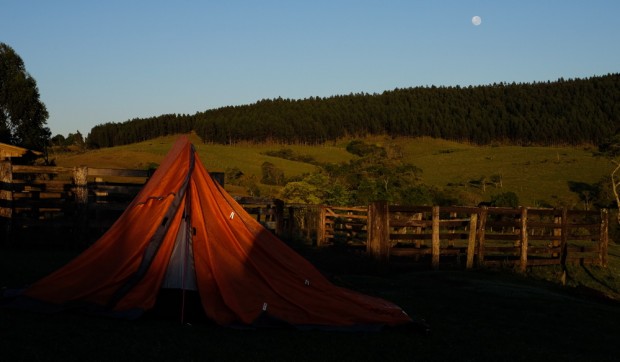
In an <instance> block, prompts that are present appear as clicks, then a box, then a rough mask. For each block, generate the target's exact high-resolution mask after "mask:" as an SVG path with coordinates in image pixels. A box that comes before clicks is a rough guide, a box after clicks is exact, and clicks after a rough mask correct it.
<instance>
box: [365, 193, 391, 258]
mask: <svg viewBox="0 0 620 362" xmlns="http://www.w3.org/2000/svg"><path fill="white" fill-rule="evenodd" d="M388 212H389V210H388V206H387V203H386V202H385V201H377V202H373V203H372V204H370V206H369V208H368V254H369V255H370V256H371V257H372V258H374V259H375V260H377V261H378V262H379V265H380V266H385V265H387V263H388V261H389V257H390V238H389V234H388V230H389V218H388Z"/></svg>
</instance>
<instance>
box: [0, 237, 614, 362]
mask: <svg viewBox="0 0 620 362" xmlns="http://www.w3.org/2000/svg"><path fill="white" fill-rule="evenodd" d="M302 252H303V250H302ZM612 253H613V254H614V258H615V259H614V262H613V263H614V264H613V265H614V268H612V269H607V270H598V269H599V268H585V267H575V269H573V270H572V271H571V273H572V274H575V275H576V274H577V273H579V272H581V270H583V272H584V273H590V274H592V273H594V274H597V275H598V274H599V273H603V274H605V273H617V271H618V270H619V269H616V268H615V266H617V263H618V260H620V255H619V254H620V250H619V249H618V248H617V247H615V246H614V248H613V250H612ZM75 255H76V252H71V251H51V250H47V251H42V250H38V251H35V250H1V252H0V286H1V285H6V286H15V285H24V284H26V283H29V282H32V281H33V280H36V279H38V278H39V277H41V276H44V275H46V274H47V273H49V272H50V271H52V270H54V269H56V268H57V267H59V266H60V265H63V264H64V263H65V262H67V261H68V260H69V259H71V258H72V257H74V256H75ZM305 255H307V257H308V258H309V259H310V260H311V261H312V262H314V263H315V264H316V265H319V266H320V268H321V270H323V271H324V272H325V273H326V274H327V275H329V277H330V278H331V279H332V280H333V281H334V282H335V283H337V284H339V285H342V286H344V287H347V288H351V289H355V290H358V291H360V292H364V293H367V294H370V295H374V296H379V297H383V298H386V299H388V300H391V301H393V302H395V303H397V304H398V305H400V306H401V307H402V308H403V309H404V310H406V311H407V312H408V313H409V314H410V315H412V316H414V317H415V318H423V319H425V320H426V322H427V323H428V324H429V325H430V326H431V328H432V332H431V333H430V334H429V335H424V334H421V333H418V332H415V331H402V330H386V331H382V332H374V333H370V332H346V333H345V332H327V331H316V330H315V331H297V330H291V329H285V328H278V329H257V330H252V329H250V330H239V329H230V328H224V327H219V326H216V325H213V324H210V323H208V322H206V321H196V322H192V323H191V325H190V324H182V323H180V321H179V320H178V319H176V318H161V317H154V316H147V317H144V318H141V319H139V320H137V321H123V320H112V319H105V318H97V317H90V316H84V315H78V314H73V313H63V314H52V315H47V314H43V315H42V314H34V313H30V312H23V311H16V310H10V309H0V351H1V354H2V360H3V361H18V360H23V361H57V360H62V361H85V360H88V361H112V360H114V361H118V360H162V361H163V360H165V361H197V360H210V361H241V360H243V361H353V360H359V361H538V360H545V361H588V362H589V361H616V360H617V358H618V353H619V352H620V347H619V346H618V340H619V339H620V328H618V321H619V320H620V304H618V302H616V301H612V300H609V299H606V298H603V297H602V296H601V295H600V294H598V293H589V292H587V291H589V289H583V288H575V287H561V286H559V285H558V284H557V283H549V282H546V281H544V280H540V279H535V278H526V277H523V276H520V275H516V274H512V273H505V272H494V271H489V270H477V271H467V272H466V271H456V270H440V271H410V272H391V273H382V274H376V273H373V272H372V271H371V270H370V269H368V268H365V267H363V266H361V267H360V265H364V263H365V260H363V259H359V258H360V257H355V256H351V255H339V254H336V255H333V254H330V255H326V254H325V252H317V251H314V252H310V253H305ZM615 287H616V288H617V287H618V286H617V285H616V286H615ZM616 292H618V290H617V289H616Z"/></svg>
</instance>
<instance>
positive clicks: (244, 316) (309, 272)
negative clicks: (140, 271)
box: [193, 165, 410, 325]
mask: <svg viewBox="0 0 620 362" xmlns="http://www.w3.org/2000/svg"><path fill="white" fill-rule="evenodd" d="M194 175H195V177H194V182H195V183H196V188H197V189H198V190H200V192H199V193H198V194H197V195H194V194H193V196H196V197H198V198H199V199H200V204H201V205H202V208H201V209H202V212H203V213H204V215H203V219H204V223H200V224H199V225H200V226H202V225H204V228H205V229H206V232H205V234H206V235H207V240H206V248H207V249H208V254H209V255H210V258H209V264H210V265H211V273H210V275H211V277H212V278H214V279H215V280H216V285H217V286H218V292H219V294H220V295H221V296H222V299H223V301H224V303H225V304H226V305H227V306H228V308H229V309H230V310H232V311H233V312H234V313H235V314H236V315H237V318H238V322H240V323H243V324H250V323H252V322H253V321H254V320H256V319H258V318H259V316H260V315H261V314H263V313H265V312H266V313H268V314H269V315H270V316H272V317H274V318H277V319H280V320H284V321H287V322H289V323H291V324H299V325H356V324H360V323H362V324H366V323H383V324H387V325H396V324H402V323H406V322H409V321H410V318H409V317H408V316H407V315H406V314H404V312H403V311H402V309H400V307H398V306H396V305H394V304H393V303H390V302H387V301H385V300H383V299H380V298H374V297H369V296H366V295H363V294H360V293H356V292H353V291H349V290H346V289H343V288H340V287H337V286H335V285H333V284H332V283H330V282H329V281H328V280H327V279H326V278H325V277H324V276H323V275H322V274H321V273H320V272H319V271H318V270H317V269H316V268H315V267H314V266H313V265H312V264H310V263H309V262H308V261H307V260H306V259H304V258H303V257H301V256H300V255H299V254H297V253H296V252H295V251H294V250H292V249H291V248H290V247H288V246H287V245H286V244H284V243H283V242H282V241H281V240H280V239H278V238H277V237H276V236H275V235H273V234H272V233H271V232H269V231H268V230H266V229H265V228H263V227H262V226H261V225H260V224H259V223H258V222H257V221H256V220H255V219H254V218H252V217H251V216H250V215H249V214H247V212H246V211H245V210H244V209H243V208H242V207H241V206H240V205H239V204H238V203H237V202H235V201H234V199H232V198H231V197H226V196H225V195H228V194H227V193H226V192H225V191H224V190H223V189H222V188H221V186H219V185H218V184H217V183H215V182H213V181H212V180H211V179H210V178H209V177H205V175H208V173H207V171H206V170H205V169H204V168H203V167H201V165H197V166H196V170H195V172H194ZM207 215H208V217H207ZM214 216H216V217H214ZM194 220H195V219H194ZM197 264H198V263H197ZM199 285H202V284H201V283H200V282H199Z"/></svg>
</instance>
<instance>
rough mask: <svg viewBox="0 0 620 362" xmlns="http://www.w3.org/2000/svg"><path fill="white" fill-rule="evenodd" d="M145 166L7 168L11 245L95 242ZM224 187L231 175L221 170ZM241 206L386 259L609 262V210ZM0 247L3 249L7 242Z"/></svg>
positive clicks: (270, 223)
mask: <svg viewBox="0 0 620 362" xmlns="http://www.w3.org/2000/svg"><path fill="white" fill-rule="evenodd" d="M150 174H151V173H150V172H149V171H147V170H120V169H103V168H92V167H76V168H67V167H34V166H18V165H11V164H10V163H9V162H6V161H5V162H0V223H1V224H2V225H1V226H2V228H3V231H2V235H1V236H2V240H3V241H4V243H11V242H13V243H20V242H24V243H31V244H32V243H35V242H36V241H38V242H39V243H50V244H53V242H50V240H53V239H54V238H56V239H57V240H61V241H62V242H63V243H65V244H69V245H79V244H88V243H90V242H92V241H95V240H96V239H97V238H99V237H100V236H101V234H103V232H105V231H106V230H107V229H108V228H109V227H110V226H111V225H112V223H113V222H114V221H115V220H116V219H117V218H118V216H120V214H121V213H122V211H123V210H124V209H125V208H126V206H127V205H128V204H129V202H130V201H131V200H132V199H133V198H134V197H135V195H136V194H137V193H138V192H139V190H140V189H141V188H142V186H143V185H144V183H145V181H146V180H147V179H148V177H149V176H150ZM213 175H214V176H215V178H216V179H218V180H219V181H220V183H222V184H223V174H221V173H219V174H218V173H216V174H213ZM238 201H239V203H240V204H242V205H243V206H244V208H245V209H246V210H247V211H248V212H250V214H252V215H254V217H256V219H257V220H258V221H260V222H261V223H263V225H265V226H266V227H267V228H268V229H270V230H272V231H273V232H275V233H276V234H277V235H279V236H281V237H283V238H296V239H299V238H301V239H303V240H306V241H307V242H316V245H318V246H325V245H340V246H344V247H346V248H349V249H353V250H356V251H357V252H362V253H368V254H369V255H370V256H371V257H373V258H375V259H377V260H378V261H380V262H381V263H390V264H399V263H405V264H408V265H411V264H412V263H417V264H420V263H421V264H425V263H428V265H431V266H432V267H433V268H438V267H439V265H440V264H446V263H454V264H457V265H463V266H465V267H467V268H471V267H474V266H488V265H507V266H516V267H518V268H519V269H521V270H525V268H527V267H528V266H534V265H549V264H560V265H564V264H566V263H593V264H597V265H602V266H606V265H607V245H608V225H609V224H608V223H609V221H608V214H607V210H601V211H577V210H567V209H539V208H525V207H522V208H491V207H439V206H434V207H431V206H428V207H426V206H418V207H408V206H395V205H387V204H386V203H384V202H377V203H373V204H371V205H369V206H368V207H331V206H317V205H298V204H296V205H286V204H284V203H283V202H282V201H280V200H273V199H253V198H240V199H238ZM0 244H1V243H0Z"/></svg>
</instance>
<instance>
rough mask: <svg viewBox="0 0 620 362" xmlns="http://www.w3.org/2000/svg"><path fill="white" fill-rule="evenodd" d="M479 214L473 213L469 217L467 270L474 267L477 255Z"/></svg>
mask: <svg viewBox="0 0 620 362" xmlns="http://www.w3.org/2000/svg"><path fill="white" fill-rule="evenodd" d="M477 224H478V214H477V213H472V214H471V216H470V217H469V240H468V241H467V264H466V266H465V268H466V269H471V268H472V267H473V266H474V254H475V253H476V232H477V231H478V226H477Z"/></svg>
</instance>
